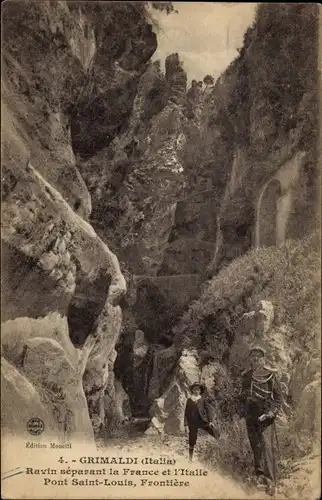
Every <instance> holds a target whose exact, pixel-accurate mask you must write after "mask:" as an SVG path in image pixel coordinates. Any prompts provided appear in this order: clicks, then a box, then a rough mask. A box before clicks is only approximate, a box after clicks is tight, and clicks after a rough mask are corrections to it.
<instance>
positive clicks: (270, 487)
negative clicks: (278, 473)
mask: <svg viewBox="0 0 322 500" xmlns="http://www.w3.org/2000/svg"><path fill="white" fill-rule="evenodd" d="M266 493H267V495H269V496H271V497H273V496H274V495H275V494H276V487H275V485H274V484H269V485H268V486H267V488H266Z"/></svg>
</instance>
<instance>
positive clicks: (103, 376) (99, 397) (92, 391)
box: [83, 302, 122, 433]
mask: <svg viewBox="0 0 322 500" xmlns="http://www.w3.org/2000/svg"><path fill="white" fill-rule="evenodd" d="M121 322H122V312H121V309H120V307H119V306H116V307H113V306H112V305H111V304H110V303H109V302H107V303H106V305H105V307H104V309H103V311H102V313H101V315H100V316H99V318H98V320H97V323H98V326H97V330H96V332H95V337H96V343H95V345H94V347H93V348H92V350H91V352H90V354H89V357H88V361H87V364H86V369H85V373H84V376H83V386H84V390H85V394H86V397H87V401H88V406H89V411H90V416H91V419H92V422H93V427H94V432H95V433H99V431H100V429H101V428H102V426H103V424H104V410H105V409H104V401H103V398H104V393H105V391H106V389H107V387H109V389H110V392H111V391H112V392H113V394H111V397H112V398H113V399H114V386H113V384H114V374H113V366H114V361H115V358H116V351H115V349H114V347H115V344H116V342H117V340H118V336H119V333H120V329H121Z"/></svg>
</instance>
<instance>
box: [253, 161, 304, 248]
mask: <svg viewBox="0 0 322 500" xmlns="http://www.w3.org/2000/svg"><path fill="white" fill-rule="evenodd" d="M304 164H305V152H303V151H298V152H297V153H296V154H295V155H294V156H293V157H292V158H290V159H289V160H288V161H286V162H285V163H284V164H283V165H282V166H281V167H280V168H279V170H278V171H277V172H275V174H274V175H273V176H272V177H271V178H270V179H269V180H268V181H267V182H266V183H265V184H264V186H263V187H262V189H261V190H260V192H259V197H258V199H257V203H256V209H255V212H256V222H255V246H256V247H258V246H271V245H281V244H282V243H284V241H285V240H286V238H287V237H289V234H286V231H287V226H288V225H289V222H290V219H291V218H292V210H293V209H294V204H296V201H297V200H296V199H297V198H298V196H299V193H298V192H297V190H296V186H297V184H298V180H299V175H300V172H301V168H302V167H303V165H304ZM288 233H289V231H288Z"/></svg>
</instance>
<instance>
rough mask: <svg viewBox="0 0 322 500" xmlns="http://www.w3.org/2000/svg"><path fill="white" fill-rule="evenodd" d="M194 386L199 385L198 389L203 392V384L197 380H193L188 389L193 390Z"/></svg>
mask: <svg viewBox="0 0 322 500" xmlns="http://www.w3.org/2000/svg"><path fill="white" fill-rule="evenodd" d="M195 387H199V389H200V391H201V392H204V390H205V387H204V385H202V384H199V382H194V383H193V384H191V386H190V387H189V389H190V391H193V389H194V388H195Z"/></svg>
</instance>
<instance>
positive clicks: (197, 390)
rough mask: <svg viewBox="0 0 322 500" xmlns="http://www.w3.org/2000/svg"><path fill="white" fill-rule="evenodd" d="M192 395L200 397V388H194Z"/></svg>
mask: <svg viewBox="0 0 322 500" xmlns="http://www.w3.org/2000/svg"><path fill="white" fill-rule="evenodd" d="M192 394H193V395H194V396H199V394H201V390H200V387H194V388H193V389H192Z"/></svg>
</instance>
